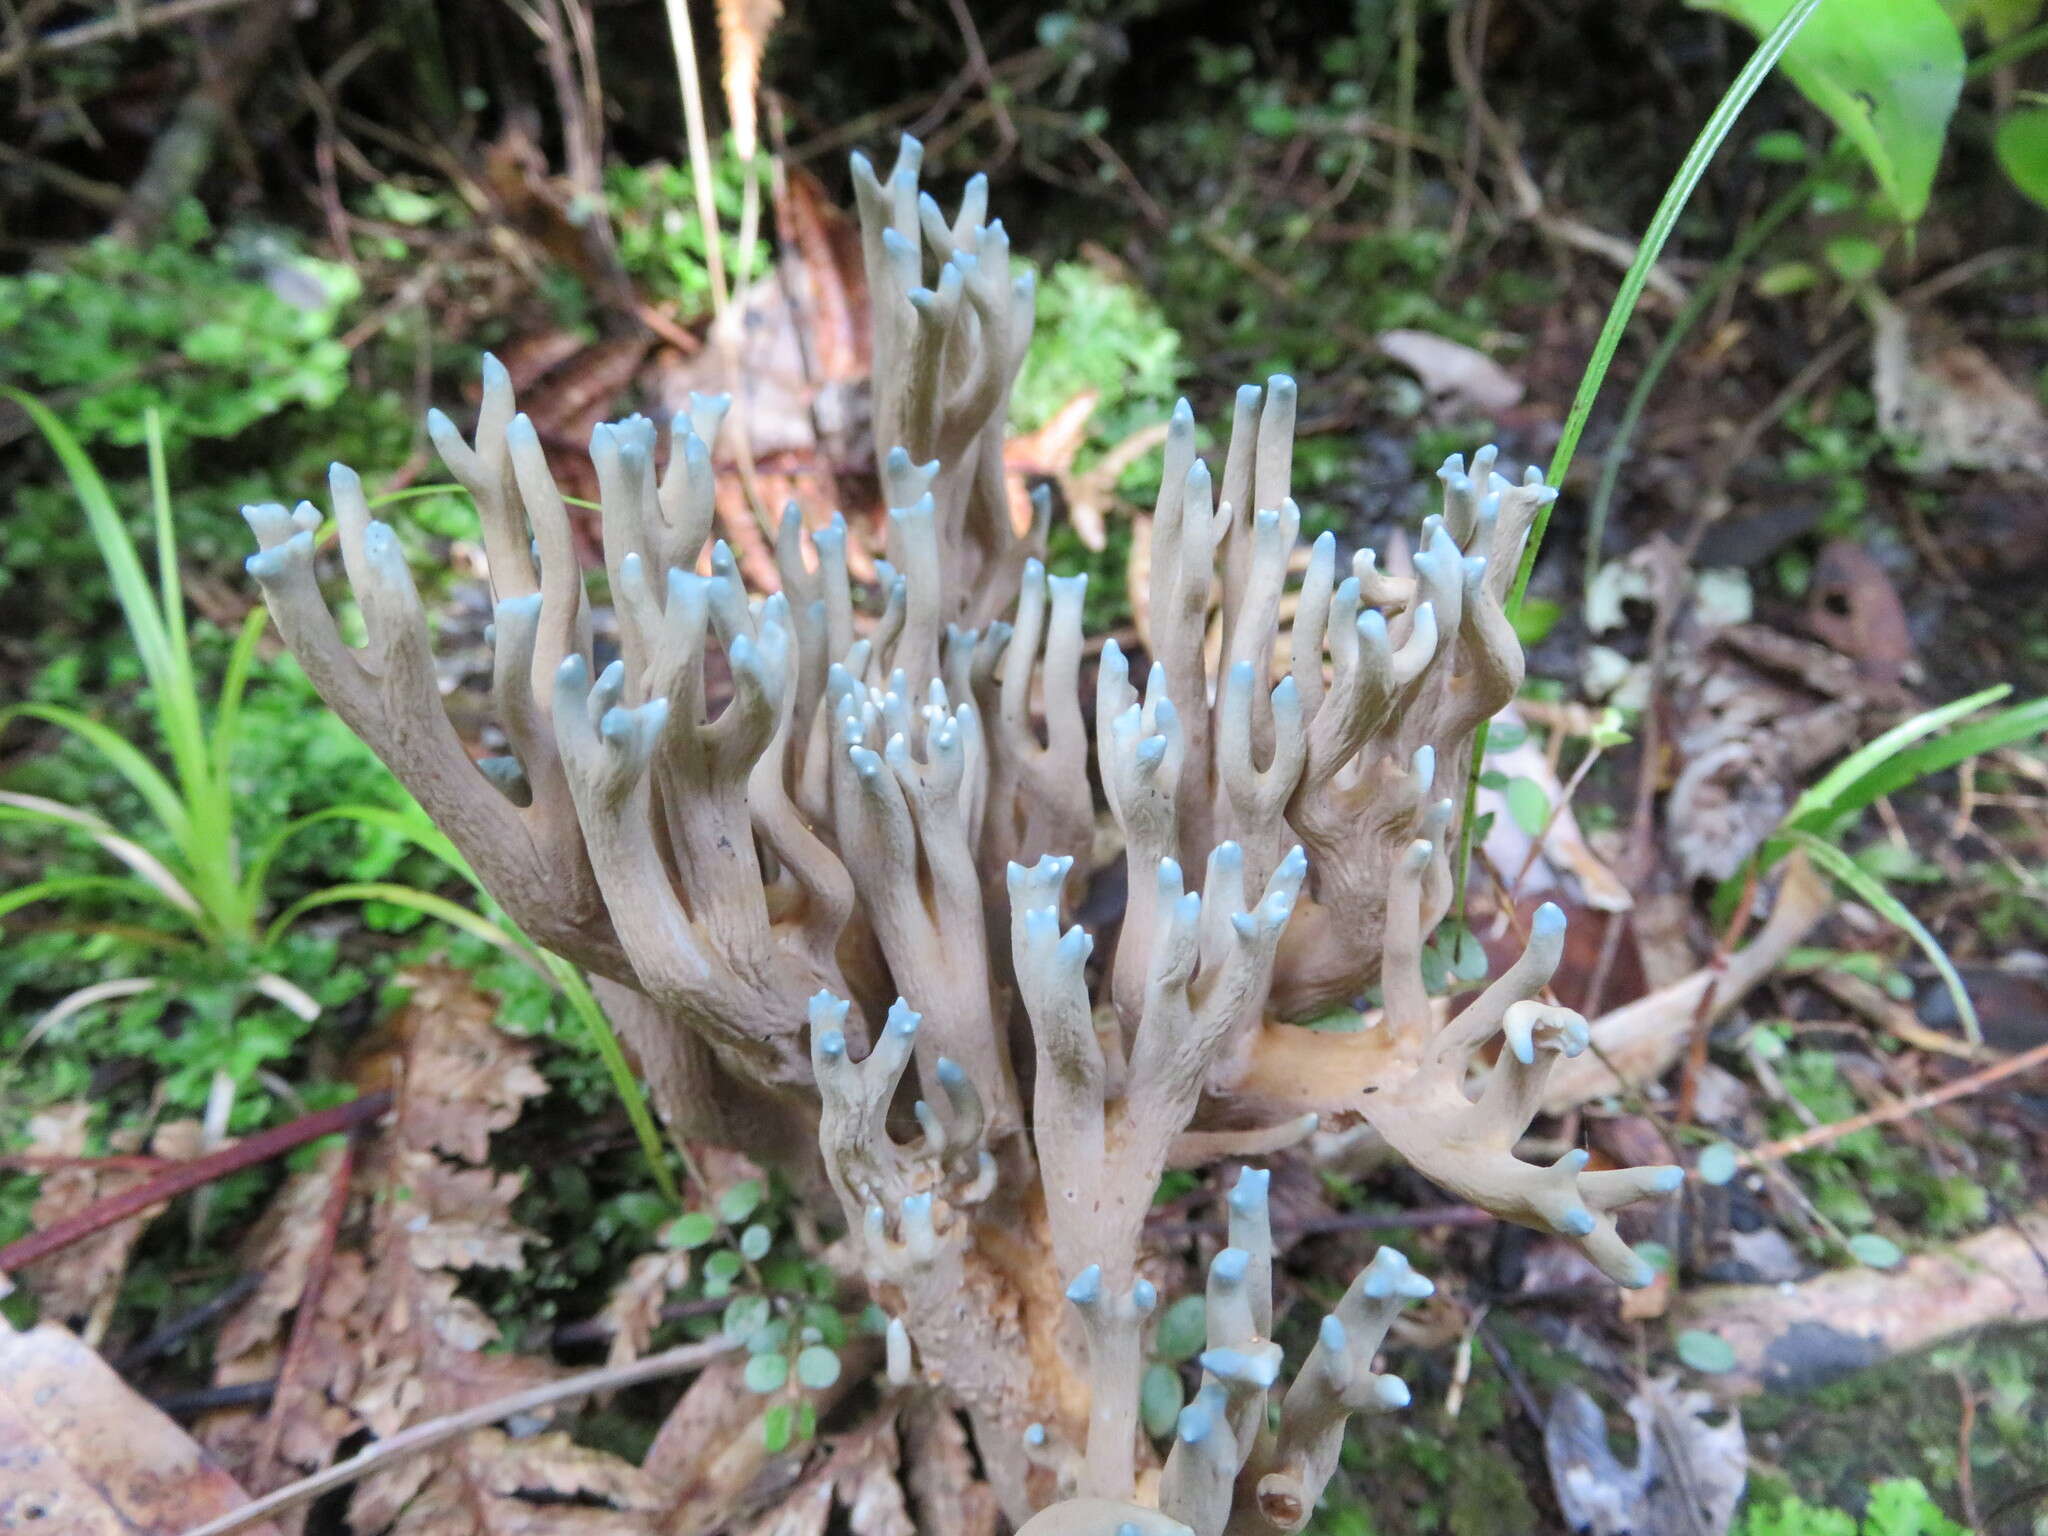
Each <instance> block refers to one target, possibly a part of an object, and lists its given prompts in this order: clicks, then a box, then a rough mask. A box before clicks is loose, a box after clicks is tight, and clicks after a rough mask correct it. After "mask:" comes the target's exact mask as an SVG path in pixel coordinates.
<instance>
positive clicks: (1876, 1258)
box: [1849, 1232, 1906, 1269]
mask: <svg viewBox="0 0 2048 1536" xmlns="http://www.w3.org/2000/svg"><path fill="white" fill-rule="evenodd" d="M1849 1252H1851V1253H1852V1254H1854V1255H1855V1256H1856V1262H1857V1263H1859V1264H1868V1265H1869V1266H1870V1267H1871V1268H1872V1269H1895V1268H1897V1267H1898V1265H1899V1263H1900V1262H1901V1261H1902V1260H1903V1259H1904V1258H1905V1257H1906V1256H1905V1255H1904V1254H1903V1253H1901V1252H1900V1251H1899V1245H1898V1244H1897V1243H1895V1242H1893V1241H1892V1240H1891V1239H1890V1238H1888V1237H1879V1236H1878V1235H1877V1234H1876V1233H1875V1232H1858V1233H1857V1234H1856V1235H1855V1236H1854V1237H1852V1238H1850V1239H1849Z"/></svg>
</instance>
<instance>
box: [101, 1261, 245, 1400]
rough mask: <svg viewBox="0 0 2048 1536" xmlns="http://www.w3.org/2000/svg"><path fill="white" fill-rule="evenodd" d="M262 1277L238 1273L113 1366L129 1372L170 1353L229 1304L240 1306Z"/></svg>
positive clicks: (120, 1371) (229, 1305)
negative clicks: (214, 1292) (213, 1293)
mask: <svg viewBox="0 0 2048 1536" xmlns="http://www.w3.org/2000/svg"><path fill="white" fill-rule="evenodd" d="M262 1279H263V1277H262V1276H261V1275H258V1274H256V1273H255V1272H254V1271H251V1272H250V1273H248V1274H244V1275H239V1276H237V1277H236V1278H235V1279H233V1280H231V1281H229V1282H228V1283H227V1284H226V1285H224V1286H222V1287H221V1289H220V1290H219V1292H217V1293H216V1294H215V1295H213V1296H212V1297H210V1298H208V1299H207V1300H205V1301H203V1302H201V1303H200V1304H199V1305H198V1306H196V1307H194V1308H193V1309H192V1310H191V1311H189V1312H183V1313H180V1314H179V1315H178V1316H176V1317H173V1318H171V1319H169V1320H168V1321H166V1322H164V1323H163V1324H162V1325H161V1326H159V1327H158V1328H157V1329H156V1331H155V1332H154V1333H152V1334H150V1335H149V1337H148V1338H146V1339H143V1340H142V1341H141V1342H140V1343H138V1344H134V1345H131V1346H130V1347H129V1348H128V1349H126V1350H125V1351H123V1352H122V1354H121V1357H120V1358H119V1359H118V1360H116V1361H115V1362H114V1369H115V1370H116V1371H117V1372H119V1373H120V1374H121V1375H123V1376H127V1375H130V1374H132V1373H133V1372H135V1371H136V1370H138V1369H140V1368H141V1367H142V1366H144V1365H147V1364H148V1363H149V1362H150V1361H152V1360H154V1359H156V1358H157V1357H158V1356H159V1355H167V1354H169V1353H170V1352H171V1351H172V1350H174V1349H176V1348H177V1347H178V1346H179V1345H180V1344H182V1343H184V1342H185V1340H187V1339H188V1338H190V1337H191V1336H192V1335H193V1334H195V1333H197V1332H198V1331H199V1330H200V1329H201V1328H204V1327H205V1326H206V1325H207V1324H208V1323H211V1322H213V1321H215V1320H216V1319H218V1318H220V1317H223V1316H225V1315H226V1313H227V1312H228V1310H229V1309H230V1308H233V1307H237V1306H240V1305H241V1304H242V1302H243V1301H245V1300H247V1299H248V1297H249V1296H250V1294H251V1293H253V1292H254V1291H255V1289H256V1287H257V1285H258V1284H260V1283H261V1281H262Z"/></svg>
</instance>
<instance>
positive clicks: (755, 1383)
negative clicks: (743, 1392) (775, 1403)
mask: <svg viewBox="0 0 2048 1536" xmlns="http://www.w3.org/2000/svg"><path fill="white" fill-rule="evenodd" d="M742 1379H743V1380H744V1381H745V1382H746V1384H747V1390H748V1391H750V1392H760V1393H763V1394H766V1393H769V1392H780V1391H781V1390H782V1384H783V1383H784V1382H786V1381H788V1380H789V1357H788V1356H787V1355H756V1356H754V1357H753V1359H751V1360H749V1361H748V1362H747V1368H746V1370H745V1371H744V1372H743V1373H742Z"/></svg>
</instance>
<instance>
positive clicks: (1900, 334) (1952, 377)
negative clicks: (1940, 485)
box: [1871, 300, 2048, 474]
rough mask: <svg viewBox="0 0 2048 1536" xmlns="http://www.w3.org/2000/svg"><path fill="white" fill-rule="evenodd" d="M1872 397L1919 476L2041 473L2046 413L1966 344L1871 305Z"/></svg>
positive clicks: (1891, 308) (2047, 442) (2046, 455)
mask: <svg viewBox="0 0 2048 1536" xmlns="http://www.w3.org/2000/svg"><path fill="white" fill-rule="evenodd" d="M1873 321H1874V327H1875V337H1874V340H1873V342H1872V346H1871V356H1872V367H1871V392H1872V393H1873V394H1874V395H1875V396H1876V397H1877V421H1878V425H1879V426H1880V427H1882V428H1883V429H1884V430H1885V431H1886V432H1887V433H1889V434H1892V435H1894V436H1896V437H1901V438H1904V439H1905V440H1906V441H1907V442H1909V443H1911V444H1912V445H1913V448H1914V454H1913V467H1914V468H1915V469H1917V470H1919V471H1920V472H1921V473H1923V474H1939V473H1941V472H1942V471H1943V470H1946V469H2008V470H2034V471H2039V470H2041V469H2043V468H2048V414H2044V413H2043V411H2042V409H2041V402H2040V401H2039V400H2038V399H2037V398H2036V397H2035V396H2034V394H2033V392H2032V391H2031V390H2025V389H2021V388H2020V387H2019V386H2018V385H2017V384H2015V383H2013V382H2012V380H2010V379H2008V378H2007V377H2006V376H2005V375H2004V374H2003V373H2001V372H2000V371H1999V368H1998V365H1997V364H1996V363H1994V362H1993V361H1992V360H1991V358H1990V357H1989V356H1988V355H1986V354H1985V353H1984V352H1983V351H1982V350H1981V349H1980V348H1978V347H1975V346H1972V345H1971V344H1970V343H1969V342H1966V341H1962V340H1958V339H1954V338H1952V337H1948V336H1944V335H1943V334H1941V333H1940V331H1939V329H1938V327H1936V326H1935V325H1933V324H1930V323H1922V324H1921V325H1920V326H1919V328H1918V331H1917V333H1916V330H1915V326H1914V324H1913V322H1912V320H1911V319H1910V318H1909V317H1908V316H1907V314H1906V312H1905V311H1903V310H1901V309H1899V308H1898V307H1897V306H1896V305H1892V304H1887V303H1884V302H1883V301H1882V300H1879V301H1878V305H1877V309H1876V312H1875V314H1874V316H1873Z"/></svg>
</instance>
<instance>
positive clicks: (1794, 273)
mask: <svg viewBox="0 0 2048 1536" xmlns="http://www.w3.org/2000/svg"><path fill="white" fill-rule="evenodd" d="M1819 277H1820V274H1819V273H1818V272H1816V271H1814V269H1813V265H1812V263H1810V262H1804V261H1781V262H1778V263H1777V264H1776V265H1774V266H1769V267H1765V268H1764V269H1763V271H1761V272H1759V273H1758V274H1757V275H1756V281H1754V282H1753V283H1751V284H1750V287H1752V288H1754V289H1755V290H1756V293H1757V297H1759V298H1764V299H1782V298H1784V297H1786V296H1787V295H1788V294H1794V293H1799V292H1801V291H1802V290H1804V289H1807V288H1811V287H1812V286H1813V285H1814V283H1815V281H1816V280H1817V279H1818V278H1819Z"/></svg>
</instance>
